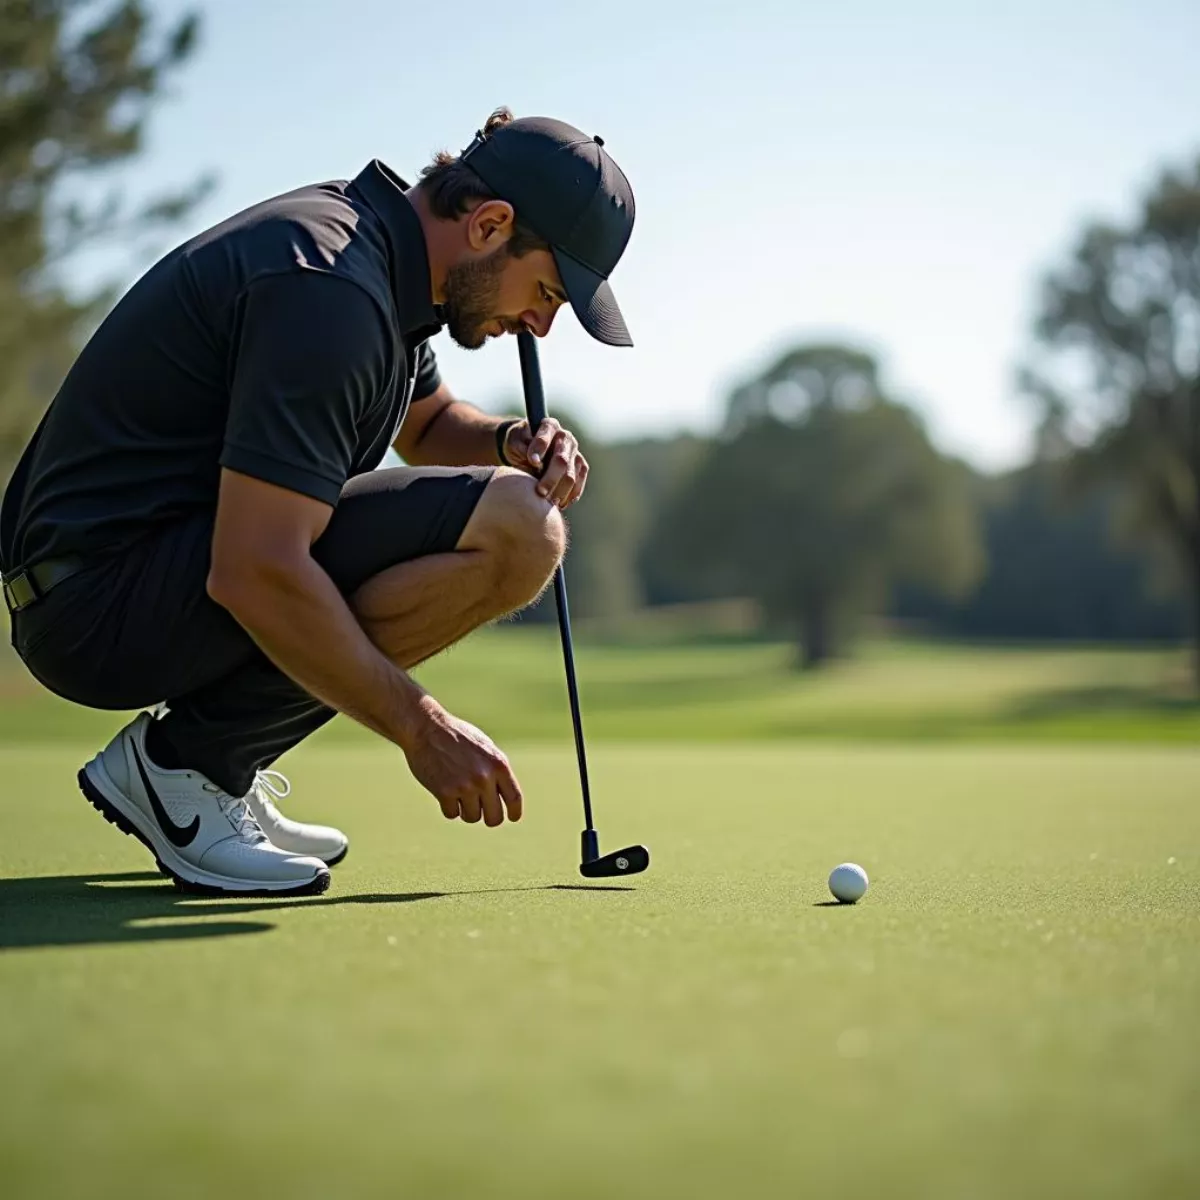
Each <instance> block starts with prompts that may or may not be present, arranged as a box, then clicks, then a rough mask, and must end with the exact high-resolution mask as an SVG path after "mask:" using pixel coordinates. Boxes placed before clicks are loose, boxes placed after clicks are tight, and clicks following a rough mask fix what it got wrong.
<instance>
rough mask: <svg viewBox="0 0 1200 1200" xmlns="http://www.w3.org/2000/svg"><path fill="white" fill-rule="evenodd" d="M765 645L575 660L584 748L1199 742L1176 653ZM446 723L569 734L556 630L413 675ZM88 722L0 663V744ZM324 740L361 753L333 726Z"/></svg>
mask: <svg viewBox="0 0 1200 1200" xmlns="http://www.w3.org/2000/svg"><path fill="white" fill-rule="evenodd" d="M793 655H794V651H793V649H792V648H791V647H790V646H787V645H782V644H776V643H762V642H746V641H741V642H739V641H729V642H726V643H719V642H717V643H709V644H699V645H697V644H683V645H680V644H671V643H670V642H669V641H667V640H664V639H660V640H658V641H651V642H645V643H638V642H627V643H624V644H621V643H616V644H610V643H604V642H598V641H588V640H583V641H582V642H581V644H580V646H579V648H578V658H579V668H580V676H581V688H582V693H583V700H584V710H585V717H586V725H587V730H588V734H589V736H590V737H591V738H593V739H595V740H619V741H633V740H636V741H646V742H663V741H671V742H678V741H689V742H695V741H701V742H706V743H707V742H713V741H721V742H740V741H744V740H746V739H754V740H759V741H762V740H774V739H786V740H789V741H791V740H795V739H799V738H804V739H819V740H822V741H828V740H830V739H836V740H867V741H879V740H887V741H897V740H898V741H912V740H919V741H946V740H953V741H966V742H973V743H974V742H979V741H981V740H982V741H994V740H1003V741H1020V742H1029V741H1048V742H1056V743H1057V742H1063V741H1071V742H1078V741H1091V742H1113V741H1124V742H1178V743H1184V744H1191V745H1194V744H1196V743H1198V742H1200V703H1197V701H1196V699H1195V696H1194V694H1193V693H1191V692H1189V690H1188V673H1187V665H1188V664H1187V656H1186V654H1185V653H1184V652H1183V651H1181V650H1175V649H1158V650H1155V649H1142V650H1131V649H1122V648H1115V649H1114V648H1108V649H1104V648H1065V649H1046V648H1012V647H991V648H989V647H980V646H953V645H936V644H926V643H915V642H903V641H893V642H871V643H867V644H866V645H864V646H863V647H861V648H860V650H859V651H858V653H857V654H856V655H855V657H854V658H852V659H850V660H848V661H846V662H843V663H839V664H837V665H835V666H834V667H832V668H830V669H829V670H827V671H825V672H823V673H820V674H817V675H803V674H800V673H798V672H796V671H795V670H793V669H792V666H791V664H792V661H793ZM419 675H420V678H421V679H422V681H423V682H425V683H426V684H427V685H428V686H429V687H430V688H431V689H432V690H433V692H434V693H435V694H436V695H438V696H439V697H441V698H442V699H444V700H445V702H446V703H447V704H448V705H449V706H450V707H451V708H452V709H453V710H454V711H456V712H457V713H458V714H459V715H460V716H463V717H466V718H467V719H469V720H472V721H475V722H476V723H477V724H480V725H482V726H483V727H484V728H486V729H487V730H488V731H489V732H490V733H491V734H492V735H493V736H495V737H497V738H499V739H501V740H504V741H510V740H520V741H546V740H558V739H561V738H569V736H570V727H569V725H568V723H567V713H566V705H565V695H564V688H563V681H562V665H561V661H560V658H559V652H558V647H557V634H556V633H555V632H554V631H553V630H551V629H536V628H528V627H527V628H519V629H501V630H488V631H485V632H483V633H480V634H477V635H476V636H474V637H473V638H471V639H469V640H468V641H467V642H466V643H465V644H464V645H463V646H461V647H459V648H457V649H455V650H453V651H451V652H450V653H449V654H446V655H443V656H442V657H440V658H438V659H435V660H434V661H433V662H431V663H430V664H428V665H427V666H426V667H425V668H423V669H422V670H421V672H420V673H419ZM113 725H114V719H113V717H112V715H111V714H106V713H96V712H89V711H87V710H85V709H79V708H75V707H74V706H72V705H69V704H66V703H65V702H63V701H60V700H57V699H56V698H55V697H53V696H51V695H49V694H48V693H46V692H44V691H43V690H42V689H40V688H39V687H38V686H37V684H36V683H34V682H33V681H32V680H31V679H30V678H29V677H28V675H27V674H26V673H25V672H24V671H23V670H22V669H21V668H20V667H19V664H14V663H12V662H10V663H8V664H7V666H5V665H4V664H0V743H9V744H12V743H17V744H23V743H26V742H29V741H44V740H47V739H53V738H60V739H67V740H72V741H77V740H80V739H95V738H100V737H107V735H108V733H109V731H111V729H112V728H113ZM319 740H320V741H321V742H322V743H325V742H327V741H329V740H332V741H335V742H350V743H355V744H359V745H367V744H369V743H370V740H371V735H370V734H368V733H366V732H365V731H363V730H361V729H360V728H358V727H357V726H355V725H353V724H352V723H350V722H348V721H343V720H339V721H336V722H334V724H333V725H332V726H331V727H330V728H329V729H328V730H327V731H324V732H323V733H322V734H321V735H320V738H319Z"/></svg>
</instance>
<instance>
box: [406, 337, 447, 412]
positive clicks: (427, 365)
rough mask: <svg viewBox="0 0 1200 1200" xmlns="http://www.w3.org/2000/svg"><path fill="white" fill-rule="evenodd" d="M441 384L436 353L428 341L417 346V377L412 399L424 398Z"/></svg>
mask: <svg viewBox="0 0 1200 1200" xmlns="http://www.w3.org/2000/svg"><path fill="white" fill-rule="evenodd" d="M441 386H442V373H441V372H440V371H439V370H438V363H437V355H436V354H434V352H433V347H432V346H431V345H430V344H429V343H428V342H422V343H421V345H420V346H419V347H418V348H417V379H416V383H415V385H414V386H413V394H412V398H413V400H425V399H427V398H428V397H430V396H432V395H433V393H434V392H436V391H437V390H438V388H440V387H441Z"/></svg>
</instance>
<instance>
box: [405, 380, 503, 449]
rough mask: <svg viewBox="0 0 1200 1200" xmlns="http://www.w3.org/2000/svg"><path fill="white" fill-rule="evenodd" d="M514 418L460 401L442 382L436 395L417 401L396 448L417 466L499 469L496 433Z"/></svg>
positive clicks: (411, 409) (410, 410)
mask: <svg viewBox="0 0 1200 1200" xmlns="http://www.w3.org/2000/svg"><path fill="white" fill-rule="evenodd" d="M510 419H511V418H508V417H493V416H491V415H490V414H489V413H485V412H480V410H479V409H477V408H476V407H475V406H474V405H473V404H468V403H467V402H466V401H465V400H456V399H455V398H454V396H453V395H452V394H451V392H450V389H449V388H448V387H447V386H446V385H445V384H444V383H441V384H438V388H437V391H435V392H434V393H433V394H432V395H429V396H426V397H425V398H424V399H423V400H416V401H414V402H413V404H412V405H411V407H410V408H409V410H408V415H407V416H406V417H405V418H404V424H403V425H401V426H400V432H399V434H397V436H396V441H395V443H394V449H395V451H396V453H397V454H399V455H400V457H401V458H402V459H404V461H405V462H406V463H408V464H409V465H410V466H413V467H435V466H436V467H495V466H499V465H500V458H499V456H498V454H497V453H496V430H497V429H498V428H499V426H500V425H501V424H502V423H503V422H504V421H506V420H510Z"/></svg>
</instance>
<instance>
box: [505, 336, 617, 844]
mask: <svg viewBox="0 0 1200 1200" xmlns="http://www.w3.org/2000/svg"><path fill="white" fill-rule="evenodd" d="M517 349H518V352H519V353H520V356H521V382H522V384H523V385H524V389H525V414H526V416H527V417H528V418H529V427H530V429H534V430H536V429H537V428H538V426H539V425H541V423H542V422H543V421H544V420H545V419H546V393H545V390H544V389H543V387H542V371H541V367H540V365H539V363H538V349H537V339H536V338H535V337H534V336H533V334H532V333H529V332H525V333H519V334H518V335H517ZM554 602H555V605H556V606H557V608H558V633H559V637H560V639H561V641H562V652H563V664H564V666H565V667H566V669H567V695H568V697H569V698H570V702H571V724H572V726H573V727H574V730H575V756H576V758H577V759H578V760H579V785H580V787H581V788H582V790H583V818H584V833H583V842H582V847H583V860H584V861H585V862H589V861H591V860H592V859H594V858H597V857H598V856H599V846H598V844H597V838H596V827H595V825H593V823H592V793H591V788H590V786H589V785H588V769H587V751H586V750H585V749H584V744H583V715H582V713H581V712H580V707H579V685H578V684H577V683H576V680H575V650H574V647H573V645H572V641H571V612H570V609H569V607H568V605H567V577H566V574H565V573H564V572H563V569H562V566H561V565H560V566H559V567H558V568H557V569H556V570H555V572H554Z"/></svg>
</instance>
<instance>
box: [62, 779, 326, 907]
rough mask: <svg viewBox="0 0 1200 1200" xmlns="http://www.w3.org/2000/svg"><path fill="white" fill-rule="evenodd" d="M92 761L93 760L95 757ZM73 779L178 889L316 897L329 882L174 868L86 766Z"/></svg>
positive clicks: (201, 892) (211, 893) (197, 892)
mask: <svg viewBox="0 0 1200 1200" xmlns="http://www.w3.org/2000/svg"><path fill="white" fill-rule="evenodd" d="M92 761H93V762H96V760H95V759H93V760H92ZM97 767H98V769H101V770H102V769H103V768H102V767H101V766H100V764H98V763H97ZM76 778H77V779H78V781H79V790H80V791H81V792H82V793H83V795H84V798H85V799H86V800H87V802H88V803H89V804H90V805H91V806H92V807H93V808H94V809H95V810H96V811H97V812H98V813H99V814H100V815H101V816H102V817H103V818H104V819H105V820H106V821H107V822H108V823H109V824H110V825H115V826H116V827H117V828H118V829H119V830H120V831H121V832H122V833H123V834H125V835H126V836H128V837H131V838H136V839H137V840H138V841H139V842H141V843H142V845H143V846H145V847H146V849H147V850H149V851H150V853H151V854H152V855H153V856H154V861H155V863H156V864H157V865H158V869H159V871H161V872H162V874H164V875H166V876H167V877H168V878H169V879H171V880H173V881H174V884H175V886H176V887H177V888H178V889H179V890H180V891H181V892H187V893H189V894H191V895H198V896H282V895H288V896H319V895H321V894H322V893H323V892H325V891H327V890H328V888H329V884H330V882H331V881H332V880H331V876H330V874H329V871H328V870H325V871H319V872H318V873H317V874H316V875H315V876H314V877H313V878H312V879H307V880H303V881H302V882H299V883H296V882H294V881H290V880H286V881H281V882H279V883H275V882H271V883H260V884H258V885H257V886H255V885H248V884H245V883H241V882H239V881H238V880H236V879H230V878H228V877H226V876H222V875H213V874H212V873H211V872H208V871H201V870H200V869H199V868H198V867H191V866H185V867H183V868H180V867H176V866H175V865H174V864H172V863H168V862H165V861H164V860H163V857H162V855H161V854H160V853H159V850H158V847H157V846H155V844H154V842H153V840H152V839H151V838H150V837H148V836H147V835H146V834H145V833H144V832H143V831H142V830H141V829H140V828H139V827H138V825H137V822H136V821H134V819H133V818H132V817H130V816H129V814H128V813H126V812H124V811H122V809H121V808H119V807H118V805H117V803H116V801H114V800H113V799H112V798H111V797H109V796H106V795H105V794H104V792H103V791H102V790H101V789H100V788H99V787H98V786H97V784H96V783H95V781H94V780H93V779H92V778H91V777H90V776H89V775H88V773H87V767H80V769H79V774H78V775H77V776H76ZM184 870H187V871H195V872H197V873H198V874H199V875H202V876H203V877H204V878H203V879H193V878H189V877H188V876H187V875H185V874H184V873H183V871H184Z"/></svg>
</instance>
